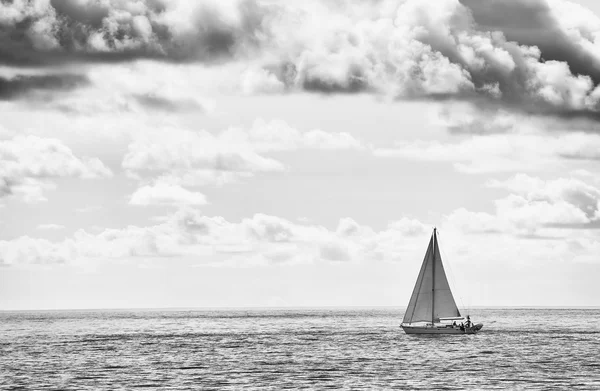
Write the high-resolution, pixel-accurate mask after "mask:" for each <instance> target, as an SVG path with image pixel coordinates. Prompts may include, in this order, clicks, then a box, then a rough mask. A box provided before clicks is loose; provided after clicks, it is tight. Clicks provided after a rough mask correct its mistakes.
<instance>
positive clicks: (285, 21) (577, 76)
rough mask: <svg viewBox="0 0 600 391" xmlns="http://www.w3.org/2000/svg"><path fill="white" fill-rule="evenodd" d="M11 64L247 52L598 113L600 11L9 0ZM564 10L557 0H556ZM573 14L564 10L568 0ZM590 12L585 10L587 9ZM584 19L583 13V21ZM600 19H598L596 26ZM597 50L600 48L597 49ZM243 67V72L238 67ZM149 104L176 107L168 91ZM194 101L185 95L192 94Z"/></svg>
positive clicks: (318, 68)
mask: <svg viewBox="0 0 600 391" xmlns="http://www.w3.org/2000/svg"><path fill="white" fill-rule="evenodd" d="M0 4H1V5H0V15H1V16H0V63H4V64H10V65H21V66H23V65H28V66H34V65H35V66H48V65H60V64H64V63H70V62H82V61H84V62H111V61H131V60H135V59H140V58H148V59H161V60H164V61H171V62H203V63H220V62H221V61H226V60H235V61H242V62H243V61H247V62H248V63H249V64H252V65H253V66H258V67H261V68H262V69H261V72H263V73H262V76H263V77H262V78H261V79H260V80H259V81H257V82H256V83H263V82H264V83H267V84H268V86H267V87H270V88H264V89H261V88H260V87H261V86H256V87H257V88H256V91H265V90H271V91H272V90H274V89H273V82H274V81H275V82H277V81H279V82H280V83H281V86H280V87H283V88H279V89H277V88H276V89H275V90H277V91H282V90H293V89H302V90H305V91H310V92H317V93H325V94H347V93H363V92H376V93H384V94H387V95H392V96H393V97H395V98H397V99H400V100H401V99H411V100H413V99H428V100H429V99H433V100H466V101H471V102H475V103H476V104H479V105H487V104H492V105H493V104H499V105H501V106H502V107H505V108H508V109H511V110H516V111H521V112H526V113H534V114H539V115H544V116H559V117H562V118H565V119H573V118H575V119H586V120H591V121H594V122H595V121H597V120H598V119H599V118H598V112H599V110H600V89H597V88H596V86H597V82H598V80H600V50H596V49H595V47H596V45H595V44H594V42H595V41H594V39H595V38H594V37H595V36H596V34H597V33H600V21H598V20H595V21H592V22H589V20H587V19H586V20H587V22H586V23H583V22H581V23H579V22H578V21H580V20H584V19H585V15H583V14H581V12H585V10H584V11H582V10H581V9H573V8H568V7H571V6H570V5H569V4H568V3H561V2H552V3H547V2H545V1H542V0H519V1H516V0H510V1H500V0H488V1H476V0H462V1H459V0H436V1H434V2H424V1H420V0H405V1H402V2H398V1H395V0H377V1H371V2H352V1H349V0H341V1H340V0H330V1H315V2H310V1H307V2H298V3H294V4H291V3H287V2H279V3H274V4H270V5H265V4H263V3H258V2H256V1H253V0H227V1H225V0H222V1H217V0H198V1H183V0H173V1H166V0H146V1H138V2H126V1H117V0H114V1H110V0H107V1H103V2H96V1H92V0H87V1H86V0H77V1H76V0H62V1H60V0H52V1H50V0H37V1H31V2H11V3H8V2H2V3H0ZM557 7H558V8H557ZM560 7H567V8H568V10H569V12H570V14H569V15H570V18H569V19H568V20H569V23H570V24H569V25H567V27H565V23H566V22H564V21H562V20H559V19H558V18H559V17H558V16H557V15H561V12H563V8H560ZM577 12H579V13H580V14H581V15H579V14H577ZM573 21H575V22H573ZM588 22H589V23H588ZM596 52H598V53H596ZM237 77H239V75H232V78H237ZM136 99H137V100H138V102H139V103H140V104H142V105H145V106H148V107H154V108H160V109H163V110H175V109H177V108H178V104H174V105H172V104H171V102H168V101H165V100H163V99H162V98H160V97H152V96H137V97H136ZM180 103H181V102H180Z"/></svg>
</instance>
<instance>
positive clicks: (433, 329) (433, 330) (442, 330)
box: [401, 323, 483, 335]
mask: <svg viewBox="0 0 600 391" xmlns="http://www.w3.org/2000/svg"><path fill="white" fill-rule="evenodd" d="M401 327H402V329H403V330H404V332H405V333H406V334H451V335H462V334H476V333H477V332H478V331H479V330H481V328H482V327H483V324H482V323H478V324H476V325H474V326H472V327H470V328H465V329H464V330H461V329H460V327H458V326H457V327H446V326H410V325H401Z"/></svg>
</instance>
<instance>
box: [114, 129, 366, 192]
mask: <svg viewBox="0 0 600 391" xmlns="http://www.w3.org/2000/svg"><path fill="white" fill-rule="evenodd" d="M363 148H364V146H363V145H362V143H361V142H360V141H358V140H357V139H355V138H354V137H352V136H351V135H350V134H348V133H344V132H341V133H329V132H325V131H322V130H319V129H313V130H309V131H304V132H303V131H299V130H297V129H295V128H292V127H291V126H290V125H288V124H287V123H286V122H284V121H280V120H273V121H264V120H262V119H257V120H256V121H254V123H253V125H252V126H251V127H250V128H248V129H244V128H229V129H226V130H224V131H222V132H220V133H216V134H213V133H209V132H207V131H204V130H199V131H192V130H187V129H180V128H173V129H168V130H166V129H161V130H159V131H152V130H149V131H147V132H143V133H138V134H136V135H134V140H133V142H132V143H130V144H129V147H128V152H127V154H126V155H125V157H124V159H123V163H122V166H123V168H125V169H126V170H127V171H128V172H129V174H130V175H131V176H132V177H136V178H143V177H152V178H156V179H157V180H160V181H161V182H163V183H168V184H170V185H186V186H202V185H207V184H219V185H220V184H225V183H228V182H233V181H237V180H240V179H243V178H248V177H251V176H253V175H255V174H257V173H273V172H282V171H285V170H286V169H287V168H286V167H285V166H284V165H283V164H282V163H281V162H280V161H278V160H276V159H274V158H271V157H268V156H266V154H268V153H270V152H276V151H290V150H298V149H324V150H338V149H351V150H352V149H354V150H361V149H363Z"/></svg>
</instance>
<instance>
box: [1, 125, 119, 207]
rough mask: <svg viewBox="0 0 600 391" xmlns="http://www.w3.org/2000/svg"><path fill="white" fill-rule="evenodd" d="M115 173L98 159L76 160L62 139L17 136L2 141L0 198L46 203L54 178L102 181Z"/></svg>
mask: <svg viewBox="0 0 600 391" xmlns="http://www.w3.org/2000/svg"><path fill="white" fill-rule="evenodd" d="M110 176H112V172H111V171H110V169H109V168H108V167H106V166H105V165H104V164H103V163H102V162H101V161H100V160H99V159H97V158H86V157H82V158H80V157H77V156H75V155H74V154H73V152H72V151H71V149H70V148H69V147H67V146H66V145H65V144H63V143H62V142H61V141H60V140H57V139H51V138H40V137H37V136H15V137H13V138H12V139H8V140H0V196H8V195H13V194H15V195H18V196H20V197H22V198H23V199H24V200H26V201H29V202H37V201H43V200H45V197H44V195H43V189H45V188H52V187H53V184H52V183H51V182H49V181H48V180H50V179H52V178H63V177H74V178H84V179H90V178H102V177H110Z"/></svg>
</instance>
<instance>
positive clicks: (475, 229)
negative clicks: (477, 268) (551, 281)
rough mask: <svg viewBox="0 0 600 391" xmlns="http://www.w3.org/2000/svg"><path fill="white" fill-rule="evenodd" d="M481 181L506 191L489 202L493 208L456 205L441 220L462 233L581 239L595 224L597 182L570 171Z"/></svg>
mask: <svg viewBox="0 0 600 391" xmlns="http://www.w3.org/2000/svg"><path fill="white" fill-rule="evenodd" d="M486 186H488V187H491V188H498V189H504V190H507V191H509V192H510V194H509V195H508V196H506V197H504V198H500V199H497V200H496V201H495V202H494V212H493V213H488V212H473V211H469V210H467V209H465V208H459V209H457V210H455V211H453V212H452V213H450V214H448V215H447V216H446V218H445V225H446V226H447V227H452V229H453V230H456V231H459V232H463V233H465V234H499V235H512V236H518V237H525V238H534V239H540V238H546V239H561V240H565V239H574V240H579V239H584V240H587V238H588V237H590V238H592V237H594V235H595V234H594V233H593V231H586V229H595V228H598V227H600V224H599V222H600V212H599V210H600V188H599V187H597V186H594V185H591V184H589V183H587V182H584V181H583V180H581V179H579V178H577V177H576V176H573V177H569V178H555V179H547V180H544V179H541V178H538V177H533V176H529V175H526V174H516V175H514V176H512V177H510V178H508V179H506V180H496V179H495V180H490V181H488V182H487V183H486Z"/></svg>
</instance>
